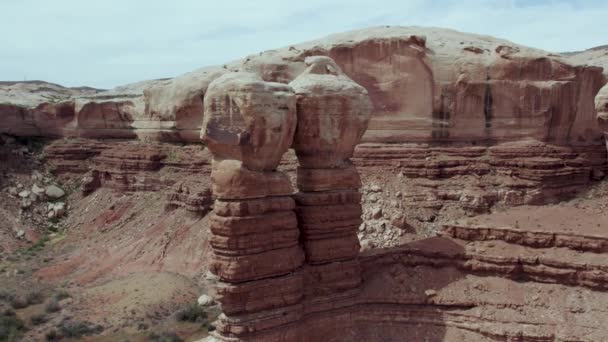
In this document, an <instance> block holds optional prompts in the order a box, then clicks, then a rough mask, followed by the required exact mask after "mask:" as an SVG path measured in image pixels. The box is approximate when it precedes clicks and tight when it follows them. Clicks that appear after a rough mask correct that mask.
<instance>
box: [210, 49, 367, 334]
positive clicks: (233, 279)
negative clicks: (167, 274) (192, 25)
mask: <svg viewBox="0 0 608 342" xmlns="http://www.w3.org/2000/svg"><path fill="white" fill-rule="evenodd" d="M306 64H307V69H306V71H305V72H304V73H302V74H301V75H300V76H299V77H297V78H296V79H295V80H293V81H292V82H291V83H290V84H289V85H286V84H281V83H274V82H265V81H263V80H262V79H261V78H260V77H259V76H258V75H256V74H252V73H246V72H236V73H228V74H225V75H223V76H221V77H220V78H218V79H216V80H215V81H213V82H212V83H211V84H210V86H209V88H208V90H207V93H206V95H205V101H204V102H205V120H204V122H203V129H202V139H203V141H204V142H205V143H206V145H207V147H208V148H209V150H210V151H211V153H212V154H213V158H214V160H213V168H212V173H211V178H212V182H213V192H214V195H215V197H216V202H215V205H214V210H213V212H212V214H211V216H210V219H209V220H210V229H211V233H212V234H211V240H210V244H211V247H212V249H213V260H212V262H211V265H210V270H211V272H212V273H214V274H215V275H216V276H217V277H218V278H219V282H218V285H217V288H216V293H217V299H218V301H219V302H220V304H221V308H222V311H223V313H222V314H221V315H220V317H219V319H218V326H217V328H218V329H217V332H216V333H215V335H214V336H215V338H217V339H221V340H235V341H239V340H247V341H302V340H305V336H303V335H304V334H305V330H306V329H301V327H300V326H299V324H298V322H300V321H301V320H302V319H303V317H304V315H305V311H306V310H305V304H306V303H308V302H309V301H310V302H313V303H314V302H321V303H322V302H324V301H325V299H327V298H335V297H336V296H343V295H349V294H352V293H353V291H354V290H355V289H356V288H357V287H358V285H359V284H360V282H361V275H360V270H359V265H358V262H357V259H356V256H357V254H358V251H359V241H358V239H357V235H356V231H357V227H358V226H359V224H360V220H361V218H360V216H361V207H360V204H359V202H360V195H359V193H358V190H357V189H358V187H359V186H360V180H359V176H358V173H357V171H356V169H355V168H354V167H353V166H352V164H351V163H350V161H349V158H350V157H351V156H352V153H353V149H354V147H355V145H356V144H357V143H358V141H359V139H360V138H361V135H362V134H363V132H364V131H365V128H366V127H367V122H368V120H369V114H370V111H371V110H370V109H371V104H370V101H369V98H368V97H367V93H366V91H365V89H363V88H362V87H361V86H359V85H357V84H356V83H354V82H353V81H352V80H350V79H349V78H348V77H346V76H345V75H344V74H343V73H342V72H341V70H340V69H339V68H338V66H337V65H336V64H335V63H334V62H333V60H331V59H329V58H327V57H308V58H307V59H306ZM296 126H297V128H296ZM292 144H293V148H294V149H295V150H296V154H297V156H298V159H299V162H300V167H299V168H298V172H297V184H298V187H299V190H300V192H298V193H297V194H295V195H293V194H294V189H293V188H292V185H291V182H290V180H289V178H288V177H287V175H285V174H283V173H281V172H278V171H276V168H277V166H278V164H279V162H280V159H281V157H282V155H283V154H284V153H285V152H286V151H287V149H288V148H289V147H291V146H292ZM294 199H295V201H294ZM296 203H297V204H296Z"/></svg>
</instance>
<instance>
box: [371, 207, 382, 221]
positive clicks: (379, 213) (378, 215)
mask: <svg viewBox="0 0 608 342" xmlns="http://www.w3.org/2000/svg"><path fill="white" fill-rule="evenodd" d="M372 218H373V219H374V220H378V219H380V218H382V208H380V207H375V208H374V209H372Z"/></svg>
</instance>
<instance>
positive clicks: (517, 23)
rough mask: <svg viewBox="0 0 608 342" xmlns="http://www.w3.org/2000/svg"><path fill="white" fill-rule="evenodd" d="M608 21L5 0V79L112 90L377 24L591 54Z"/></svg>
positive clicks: (560, 13)
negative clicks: (477, 35)
mask: <svg viewBox="0 0 608 342" xmlns="http://www.w3.org/2000/svg"><path fill="white" fill-rule="evenodd" d="M606 17H608V2H606V1H603V0H595V1H593V0H590V1H583V0H570V1H567V0H441V1H440V0H371V1H369V0H334V1H324V0H307V1H302V2H292V1H283V0H258V1H246V0H232V1H200V0H176V1H172V2H168V1H160V0H131V1H122V0H104V1H81V0H54V1H46V0H0V32H2V34H1V35H0V46H2V50H1V51H0V79H2V80H20V79H24V78H26V79H43V80H48V81H52V82H56V83H60V84H65V85H69V86H78V85H91V86H96V87H102V88H109V87H113V86H117V85H120V84H124V83H129V82H136V81H140V80H144V79H152V78H163V77H173V76H176V75H178V74H181V73H184V72H188V71H191V70H193V69H196V68H199V67H201V66H204V65H211V64H220V63H224V62H226V61H230V60H234V59H237V58H240V57H243V56H245V55H247V54H251V53H255V52H258V51H262V50H265V49H271V48H277V47H282V46H286V45H290V44H294V43H298V42H302V41H306V40H311V39H315V38H320V37H322V36H325V35H328V34H331V33H336V32H341V31H346V30H352V29H356V28H364V27H368V26H377V25H420V26H438V27H448V28H453V29H457V30H460V31H465V32H474V33H481V34H488V35H493V36H496V37H500V38H505V39H509V40H511V41H514V42H516V43H519V44H523V45H529V46H533V47H538V48H542V49H545V50H549V51H556V52H559V51H572V50H583V49H586V48H589V47H593V46H596V45H602V44H606V43H608V41H606V35H605V30H606V28H605V18H606Z"/></svg>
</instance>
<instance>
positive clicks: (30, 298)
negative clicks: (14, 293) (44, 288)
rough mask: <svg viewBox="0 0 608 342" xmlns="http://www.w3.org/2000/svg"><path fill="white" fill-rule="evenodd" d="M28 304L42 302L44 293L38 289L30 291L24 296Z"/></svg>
mask: <svg viewBox="0 0 608 342" xmlns="http://www.w3.org/2000/svg"><path fill="white" fill-rule="evenodd" d="M25 300H26V301H27V304H28V305H34V304H40V303H42V302H44V295H43V294H42V292H40V291H32V292H30V293H28V294H27V296H26V297H25Z"/></svg>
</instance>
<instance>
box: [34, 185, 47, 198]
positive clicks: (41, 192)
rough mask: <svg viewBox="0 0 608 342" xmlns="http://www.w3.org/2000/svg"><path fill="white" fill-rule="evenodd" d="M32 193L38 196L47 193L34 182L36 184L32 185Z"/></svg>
mask: <svg viewBox="0 0 608 342" xmlns="http://www.w3.org/2000/svg"><path fill="white" fill-rule="evenodd" d="M32 193H34V194H36V196H41V195H43V194H44V193H45V190H44V188H41V187H39V186H38V184H35V183H34V185H32Z"/></svg>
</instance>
